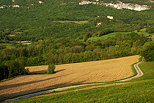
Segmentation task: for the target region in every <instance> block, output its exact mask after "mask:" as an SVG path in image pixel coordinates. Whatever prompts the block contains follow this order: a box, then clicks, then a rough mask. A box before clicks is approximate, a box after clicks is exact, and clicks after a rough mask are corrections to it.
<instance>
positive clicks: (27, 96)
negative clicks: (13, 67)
mask: <svg viewBox="0 0 154 103" xmlns="http://www.w3.org/2000/svg"><path fill="white" fill-rule="evenodd" d="M142 62H143V61H142ZM142 62H138V63H136V64H134V68H135V70H136V72H137V74H136V75H135V76H132V77H129V78H126V79H122V80H118V81H116V82H120V83H113V84H104V83H105V82H104V83H91V84H82V85H75V86H68V87H61V88H56V89H52V90H47V91H41V92H37V93H32V94H28V95H24V96H19V97H16V98H12V99H7V100H5V101H12V100H18V99H26V98H30V97H34V96H36V97H43V96H49V95H56V94H64V93H69V92H75V91H82V90H88V89H94V88H99V87H107V86H115V85H122V84H126V83H123V82H126V81H130V80H132V79H135V78H139V77H141V76H143V72H142V70H141V69H140V68H139V66H138V65H139V64H141V63H142ZM98 84H104V85H99V86H91V87H86V88H82V89H75V90H70V91H65V92H59V93H52V92H55V91H56V92H57V91H63V90H67V89H72V88H76V87H82V86H90V85H98ZM45 93H52V94H45ZM41 94H45V95H41ZM38 95H40V96H38Z"/></svg>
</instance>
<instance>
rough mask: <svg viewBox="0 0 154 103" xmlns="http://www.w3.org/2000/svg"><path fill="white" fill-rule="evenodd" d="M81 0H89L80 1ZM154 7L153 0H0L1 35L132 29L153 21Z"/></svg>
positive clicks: (36, 35) (59, 34)
mask: <svg viewBox="0 0 154 103" xmlns="http://www.w3.org/2000/svg"><path fill="white" fill-rule="evenodd" d="M82 2H89V4H84V5H80V4H81V3H82ZM132 7H133V8H135V10H137V11H135V10H132ZM144 8H145V10H142V9H144ZM146 8H147V9H146ZM153 11H154V3H153V1H152V0H142V1H138V0H121V1H117V0H111V1H109V0H96V1H95V0H90V1H88V0H87V1H82V0H1V1H0V24H1V25H0V37H4V36H6V35H16V37H14V38H15V39H16V40H39V39H43V38H45V37H49V36H52V37H56V38H57V37H58V38H59V37H70V36H72V38H76V37H79V36H81V34H82V35H86V34H87V31H88V32H97V31H99V30H104V29H106V28H114V31H132V30H134V29H139V28H144V27H149V26H151V25H153V24H154V13H153ZM107 16H111V17H112V18H113V20H110V19H109V18H107ZM53 21H54V22H53ZM56 21H58V22H56ZM59 21H88V22H87V23H84V24H78V23H73V22H65V23H61V22H59ZM97 24H99V25H100V24H101V25H100V26H99V27H98V26H97ZM19 32H20V34H19Z"/></svg>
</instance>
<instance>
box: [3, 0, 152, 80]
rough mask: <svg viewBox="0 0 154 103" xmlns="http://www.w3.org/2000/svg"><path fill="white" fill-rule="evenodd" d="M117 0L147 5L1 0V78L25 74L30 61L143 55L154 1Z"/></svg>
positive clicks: (60, 62)
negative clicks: (145, 7)
mask: <svg viewBox="0 0 154 103" xmlns="http://www.w3.org/2000/svg"><path fill="white" fill-rule="evenodd" d="M112 1H115V0H112ZM122 1H123V2H126V3H128V2H130V3H138V4H142V5H148V6H150V9H149V10H144V11H140V12H139V11H134V10H128V9H120V10H119V9H115V8H111V7H106V6H103V5H93V4H89V5H79V2H80V0H42V1H41V2H42V3H39V1H38V0H14V1H12V0H1V1H0V7H1V8H0V73H1V75H3V74H5V75H4V76H1V77H0V79H5V78H9V77H13V76H17V75H22V74H27V71H26V70H25V69H24V66H30V65H43V64H64V63H76V62H85V61H92V60H103V59H109V58H117V57H123V56H129V55H135V54H140V53H141V52H142V53H141V54H143V55H146V54H144V53H143V51H146V50H142V48H143V45H144V44H145V43H146V42H150V41H152V35H153V33H154V3H151V2H149V1H148V0H142V1H137V0H127V1H126V0H125V1H124V0H122ZM106 2H109V1H106ZM15 6H16V7H15ZM3 7H4V8H3ZM107 16H113V18H114V19H112V20H111V19H109V18H107ZM99 23H101V25H98V24H99ZM22 41H27V42H29V43H30V45H27V44H24V43H22ZM147 60H148V59H147ZM8 62H10V64H8ZM11 65H12V66H11ZM15 65H17V66H16V67H15ZM5 68H6V69H5ZM13 69H14V70H13Z"/></svg>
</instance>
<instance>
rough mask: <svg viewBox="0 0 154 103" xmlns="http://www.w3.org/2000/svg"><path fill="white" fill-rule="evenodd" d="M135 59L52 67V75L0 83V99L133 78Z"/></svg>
mask: <svg viewBox="0 0 154 103" xmlns="http://www.w3.org/2000/svg"><path fill="white" fill-rule="evenodd" d="M138 58H139V56H138V55H136V56H129V57H123V58H117V59H109V60H101V61H92V62H84V63H72V64H63V65H56V71H57V72H56V73H55V74H33V75H26V76H19V77H16V78H14V79H11V80H8V81H4V82H0V97H1V98H7V97H13V96H17V95H23V94H26V93H30V92H35V91H38V90H43V89H47V88H51V87H55V86H59V85H67V84H73V83H91V82H108V81H114V80H119V79H123V78H127V77H130V76H132V75H133V72H132V68H131V65H132V64H133V63H135V62H137V61H138ZM28 68H29V71H30V72H36V73H37V72H38V73H40V72H45V71H47V68H48V66H47V65H42V66H31V67H28Z"/></svg>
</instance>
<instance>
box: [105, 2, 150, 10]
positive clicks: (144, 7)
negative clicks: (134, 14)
mask: <svg viewBox="0 0 154 103" xmlns="http://www.w3.org/2000/svg"><path fill="white" fill-rule="evenodd" d="M104 5H105V6H111V7H114V8H117V9H123V8H124V9H130V10H135V11H142V10H147V9H149V7H148V6H147V5H139V4H131V3H123V2H120V1H119V2H117V3H115V4H114V3H104Z"/></svg>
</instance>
